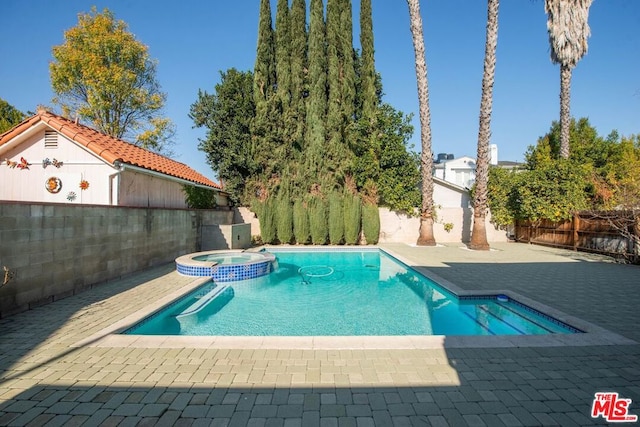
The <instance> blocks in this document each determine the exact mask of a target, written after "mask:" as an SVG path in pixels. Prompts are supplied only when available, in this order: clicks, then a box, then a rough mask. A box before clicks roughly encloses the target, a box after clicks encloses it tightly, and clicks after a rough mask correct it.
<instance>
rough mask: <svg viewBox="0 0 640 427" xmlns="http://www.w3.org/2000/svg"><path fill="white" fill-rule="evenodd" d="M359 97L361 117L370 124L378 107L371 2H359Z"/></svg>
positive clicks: (365, 0)
mask: <svg viewBox="0 0 640 427" xmlns="http://www.w3.org/2000/svg"><path fill="white" fill-rule="evenodd" d="M360 49H361V57H362V60H361V68H360V79H361V97H362V116H363V117H364V118H365V119H367V120H368V121H369V122H370V123H372V122H373V121H374V120H375V115H376V108H377V107H378V94H377V90H376V68H375V61H374V49H373V19H372V14H371V0H361V1H360Z"/></svg>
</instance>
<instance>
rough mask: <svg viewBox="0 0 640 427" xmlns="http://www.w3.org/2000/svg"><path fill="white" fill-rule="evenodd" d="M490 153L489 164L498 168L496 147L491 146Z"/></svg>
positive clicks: (494, 145)
mask: <svg viewBox="0 0 640 427" xmlns="http://www.w3.org/2000/svg"><path fill="white" fill-rule="evenodd" d="M490 151H491V154H490V157H489V163H490V164H492V165H493V166H498V146H497V145H496V144H491V146H490Z"/></svg>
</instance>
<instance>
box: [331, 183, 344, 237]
mask: <svg viewBox="0 0 640 427" xmlns="http://www.w3.org/2000/svg"><path fill="white" fill-rule="evenodd" d="M343 239H344V208H343V200H342V194H340V193H338V192H337V191H333V192H332V193H331V194H330V195H329V242H330V243H331V244H332V245H341V244H342V243H343Z"/></svg>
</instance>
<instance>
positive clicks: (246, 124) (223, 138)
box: [189, 68, 256, 205]
mask: <svg viewBox="0 0 640 427" xmlns="http://www.w3.org/2000/svg"><path fill="white" fill-rule="evenodd" d="M254 115H255V105H254V103H253V73H251V72H250V71H244V72H243V71H238V70H236V69H235V68H231V69H229V70H227V71H226V72H220V82H219V83H218V84H216V85H215V93H213V94H208V93H207V92H203V91H198V100H197V101H196V102H194V103H193V104H192V105H191V112H190V114H189V117H191V119H193V121H194V124H195V126H196V127H205V128H206V129H207V134H206V138H205V139H203V140H200V144H199V146H198V148H199V149H200V150H201V151H203V152H204V153H206V156H207V163H209V165H210V166H211V168H212V169H213V170H214V171H215V172H216V174H217V175H218V178H219V179H220V180H221V181H222V182H223V183H224V186H225V190H226V191H227V192H228V193H229V196H230V199H231V201H232V202H233V203H234V204H240V205H242V204H243V202H244V201H245V197H244V192H245V183H246V180H247V179H249V178H250V177H251V176H253V175H254V173H255V169H256V166H255V163H254V146H253V141H252V138H251V121H252V120H253V117H254Z"/></svg>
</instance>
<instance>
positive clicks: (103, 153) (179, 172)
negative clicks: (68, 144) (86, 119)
mask: <svg viewBox="0 0 640 427" xmlns="http://www.w3.org/2000/svg"><path fill="white" fill-rule="evenodd" d="M40 122H44V123H46V124H47V125H48V126H49V127H51V128H52V129H55V130H56V131H58V132H60V133H61V134H62V135H64V136H66V137H67V138H69V139H71V140H72V141H75V142H76V143H78V144H80V145H83V146H85V147H86V148H87V149H88V150H90V151H92V152H93V153H95V154H96V155H98V156H99V157H101V158H102V159H103V160H104V161H106V162H107V163H109V164H111V165H114V166H115V163H116V162H121V163H125V164H130V165H133V166H137V167H139V168H143V169H148V170H151V171H155V172H160V173H162V174H166V175H170V176H173V177H176V178H180V179H184V180H187V181H191V182H194V183H197V184H203V185H206V186H209V187H214V188H217V189H222V187H221V186H220V185H219V184H216V183H215V182H213V181H211V180H210V179H209V178H207V177H205V176H204V175H202V174H200V173H198V172H196V171H195V170H193V169H191V168H190V167H189V166H187V165H185V164H184V163H180V162H177V161H175V160H172V159H170V158H168V157H165V156H162V155H160V154H156V153H153V152H151V151H149V150H146V149H144V148H141V147H138V146H136V145H133V144H131V143H129V142H126V141H123V140H121V139H117V138H114V137H111V136H108V135H105V134H103V133H101V132H98V131H97V130H95V129H92V128H90V127H88V126H84V125H81V124H79V123H76V122H74V121H72V120H69V119H66V118H64V117H61V116H58V115H57V114H53V113H50V112H48V111H44V110H41V111H38V113H36V115H35V116H32V117H29V118H28V119H26V120H24V121H23V122H22V123H20V124H19V125H17V126H15V127H14V128H12V129H10V130H8V131H7V132H5V133H4V134H1V135H0V146H2V145H3V144H5V143H6V142H8V141H10V140H11V139H13V138H14V137H16V136H18V135H20V134H21V133H23V132H25V131H26V130H28V129H30V128H31V127H33V126H35V125H37V124H38V123H40Z"/></svg>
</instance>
